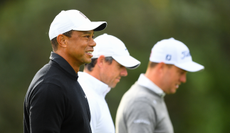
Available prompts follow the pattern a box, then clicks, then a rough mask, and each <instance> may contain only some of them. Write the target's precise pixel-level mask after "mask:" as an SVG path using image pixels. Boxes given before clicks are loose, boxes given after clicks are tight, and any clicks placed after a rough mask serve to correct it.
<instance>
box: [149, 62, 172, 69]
mask: <svg viewBox="0 0 230 133" xmlns="http://www.w3.org/2000/svg"><path fill="white" fill-rule="evenodd" d="M157 64H159V63H157V62H151V61H150V62H149V67H150V68H154V67H155V66H156V65H157ZM166 65H167V66H168V67H171V66H173V64H166Z"/></svg>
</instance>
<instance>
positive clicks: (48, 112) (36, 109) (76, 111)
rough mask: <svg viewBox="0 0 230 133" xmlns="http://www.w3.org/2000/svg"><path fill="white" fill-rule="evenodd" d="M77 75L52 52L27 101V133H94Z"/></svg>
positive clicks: (34, 80)
mask: <svg viewBox="0 0 230 133" xmlns="http://www.w3.org/2000/svg"><path fill="white" fill-rule="evenodd" d="M77 78H78V75H77V73H76V72H75V71H74V69H73V68H72V67H71V66H70V65H69V63H68V62H67V61H66V60H65V59H64V58H62V57H61V56H59V55H58V54H56V53H53V52H51V55H50V61H49V63H48V64H46V65H45V66H43V67H42V68H41V69H40V70H39V71H38V72H37V73H36V75H35V76H34V78H33V80H32V82H31V84H30V86H29V88H28V91H27V93H26V96H25V100H24V118H23V121H24V133H91V129H90V111H89V105H88V102H87V99H86V96H85V93H84V92H83V90H82V88H81V86H80V85H79V83H78V81H77Z"/></svg>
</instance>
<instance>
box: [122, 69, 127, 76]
mask: <svg viewBox="0 0 230 133" xmlns="http://www.w3.org/2000/svg"><path fill="white" fill-rule="evenodd" d="M127 75H128V72H127V70H126V68H125V67H122V69H121V76H123V77H125V76H127Z"/></svg>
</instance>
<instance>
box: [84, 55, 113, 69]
mask: <svg viewBox="0 0 230 133" xmlns="http://www.w3.org/2000/svg"><path fill="white" fill-rule="evenodd" d="M97 59H98V58H93V59H92V60H91V62H90V63H88V64H85V69H87V70H88V71H90V72H91V71H92V70H93V68H94V67H95V64H96V63H97ZM112 61H113V57H105V62H108V63H109V64H112Z"/></svg>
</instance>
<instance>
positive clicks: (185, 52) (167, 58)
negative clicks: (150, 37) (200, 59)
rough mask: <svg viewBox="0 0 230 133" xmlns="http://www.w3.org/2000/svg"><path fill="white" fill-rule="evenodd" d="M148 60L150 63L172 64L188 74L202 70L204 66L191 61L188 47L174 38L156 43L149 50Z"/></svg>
mask: <svg viewBox="0 0 230 133" xmlns="http://www.w3.org/2000/svg"><path fill="white" fill-rule="evenodd" d="M149 60H150V61H151V62H157V63H160V62H164V63H165V64H173V65H175V66H177V67H178V68H181V69H183V70H185V71H189V72H196V71H199V70H202V69H204V66H202V65H200V64H198V63H196V62H194V61H193V60H192V56H191V54H190V52H189V49H188V47H187V46H186V45H185V44H184V43H182V42H181V41H178V40H175V39H174V38H169V39H163V40H161V41H159V42H157V43H156V44H155V45H154V46H153V48H152V50H151V54H150V57H149Z"/></svg>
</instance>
